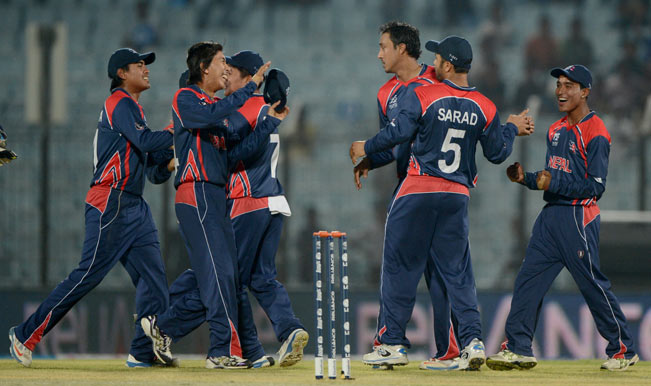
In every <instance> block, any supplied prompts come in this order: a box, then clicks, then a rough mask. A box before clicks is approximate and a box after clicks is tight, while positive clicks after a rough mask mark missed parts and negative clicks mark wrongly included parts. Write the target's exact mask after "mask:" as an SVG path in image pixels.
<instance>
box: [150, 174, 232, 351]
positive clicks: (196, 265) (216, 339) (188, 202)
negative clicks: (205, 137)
mask: <svg viewBox="0 0 651 386" xmlns="http://www.w3.org/2000/svg"><path fill="white" fill-rule="evenodd" d="M175 208H176V217H177V219H178V220H179V229H180V231H181V236H182V238H183V240H184V242H185V245H186V248H187V250H188V254H189V256H190V265H191V266H192V269H193V271H194V274H195V275H196V281H197V285H198V288H199V296H200V299H201V303H203V305H204V306H205V308H206V321H207V322H208V325H209V329H210V349H209V352H208V356H211V357H212V356H232V355H237V356H240V357H241V356H242V347H241V344H240V338H239V334H238V332H237V325H238V309H237V307H238V305H237V286H238V283H237V275H236V272H237V255H236V250H235V239H234V236H233V228H232V226H231V220H230V218H229V217H228V213H227V211H226V194H225V191H224V187H222V186H217V185H214V184H210V183H205V182H196V183H194V182H189V183H184V184H181V185H180V186H179V187H178V189H177V192H176V204H175ZM161 328H162V329H163V331H165V332H166V333H167V331H166V330H165V328H164V327H161Z"/></svg>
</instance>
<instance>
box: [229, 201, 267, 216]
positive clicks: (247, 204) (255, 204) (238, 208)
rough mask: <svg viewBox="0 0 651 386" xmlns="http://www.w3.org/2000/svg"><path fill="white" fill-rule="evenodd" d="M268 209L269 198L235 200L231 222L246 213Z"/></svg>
mask: <svg viewBox="0 0 651 386" xmlns="http://www.w3.org/2000/svg"><path fill="white" fill-rule="evenodd" d="M267 208H269V199H268V198H267V197H261V198H253V197H242V198H236V199H234V200H233V207H232V208H231V220H232V219H234V218H235V217H237V216H241V215H243V214H245V213H250V212H254V211H256V210H260V209H267Z"/></svg>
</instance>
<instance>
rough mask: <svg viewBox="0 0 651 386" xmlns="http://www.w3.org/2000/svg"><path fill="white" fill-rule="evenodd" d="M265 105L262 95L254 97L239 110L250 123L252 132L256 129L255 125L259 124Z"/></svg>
mask: <svg viewBox="0 0 651 386" xmlns="http://www.w3.org/2000/svg"><path fill="white" fill-rule="evenodd" d="M265 104H266V103H264V97H263V96H262V95H254V96H252V97H251V98H249V99H247V101H246V102H244V105H242V107H240V108H239V109H238V110H237V111H238V112H239V113H240V114H242V116H244V118H245V119H246V120H247V121H248V122H249V125H250V126H251V130H254V129H255V125H256V123H257V122H258V116H259V115H260V110H262V108H263V107H264V106H265Z"/></svg>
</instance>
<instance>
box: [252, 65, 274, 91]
mask: <svg viewBox="0 0 651 386" xmlns="http://www.w3.org/2000/svg"><path fill="white" fill-rule="evenodd" d="M270 66H271V62H267V63H265V64H263V65H262V67H260V68H259V69H258V72H256V73H255V75H253V77H252V78H251V80H252V81H254V82H255V84H257V85H258V87H260V85H261V84H262V82H263V81H264V73H265V72H266V71H267V70H268V69H269V67H270Z"/></svg>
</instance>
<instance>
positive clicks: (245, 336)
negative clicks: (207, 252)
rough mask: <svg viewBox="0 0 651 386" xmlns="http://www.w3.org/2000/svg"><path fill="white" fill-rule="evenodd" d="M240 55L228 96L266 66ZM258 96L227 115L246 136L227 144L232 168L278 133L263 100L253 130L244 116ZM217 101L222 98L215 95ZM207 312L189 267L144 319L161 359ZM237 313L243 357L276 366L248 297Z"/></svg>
mask: <svg viewBox="0 0 651 386" xmlns="http://www.w3.org/2000/svg"><path fill="white" fill-rule="evenodd" d="M238 55H239V56H238ZM238 55H235V56H234V57H233V58H236V62H238V63H241V62H244V63H242V64H241V65H245V66H246V67H247V68H248V70H245V69H244V68H242V70H238V72H237V79H239V80H240V84H239V86H238V87H236V88H234V87H233V86H234V84H233V86H231V81H230V79H231V78H233V70H234V68H232V67H231V66H229V67H228V70H227V74H228V75H227V79H226V82H225V85H226V87H227V88H226V91H225V94H226V96H227V97H228V96H229V95H231V94H233V93H234V92H235V91H237V90H238V89H240V88H242V87H244V86H245V85H246V84H248V82H250V81H251V79H252V77H253V75H251V74H255V73H256V72H257V71H258V69H259V68H260V67H262V66H263V62H262V58H260V56H259V55H258V54H255V53H252V51H242V52H241V53H238ZM226 59H227V61H230V60H232V58H231V57H228V58H226ZM257 59H259V60H257ZM242 71H250V72H248V75H246V76H244V77H242V76H241V73H242ZM187 73H188V72H187V71H186V72H185V73H183V74H182V75H181V78H180V79H179V88H181V89H182V88H184V87H186V86H187V78H188V75H187ZM258 90H259V89H258ZM257 96H258V94H253V96H252V97H251V98H249V99H248V100H247V102H246V103H245V104H244V105H243V106H242V107H241V108H240V109H239V111H238V112H234V113H232V114H231V115H229V117H228V120H229V126H228V127H229V132H232V133H233V134H234V135H232V136H231V138H234V137H236V140H239V138H242V137H243V139H242V140H241V141H239V142H237V143H235V142H233V143H230V142H229V144H228V148H229V150H228V161H229V165H231V166H230V168H231V169H233V168H234V166H233V165H236V164H238V163H239V162H240V160H242V159H249V158H251V157H255V156H256V155H257V154H259V152H260V151H261V150H264V149H265V148H266V147H267V146H268V144H269V142H270V138H269V137H270V134H271V133H272V132H275V133H277V132H278V131H277V122H276V121H275V120H271V119H267V117H268V115H267V112H268V111H267V110H268V107H269V106H267V105H264V102H263V107H264V108H263V109H262V110H264V111H260V114H259V115H258V116H257V117H256V119H257V121H256V125H255V129H256V130H251V128H250V126H249V123H248V120H245V119H243V115H242V114H241V112H242V111H246V110H247V106H250V103H251V102H255V100H256V99H257V98H256V97H257ZM216 100H219V99H218V98H216ZM279 104H280V102H278V103H275V104H273V105H272V107H274V108H275V107H278V106H279ZM281 110H283V109H281ZM285 116H286V115H285V114H278V116H277V117H278V119H279V120H283V119H284V118H285ZM235 133H237V135H235ZM240 287H241V282H240ZM240 291H241V289H240ZM245 294H246V293H245ZM240 299H241V298H240ZM206 313H207V308H206V306H204V304H203V303H202V302H201V297H200V293H199V287H198V284H197V277H196V274H195V272H194V271H193V270H191V269H189V270H186V271H185V272H183V273H182V274H181V275H179V277H178V278H177V279H176V280H175V281H174V282H173V283H172V285H171V286H170V307H169V309H168V310H167V311H166V312H164V313H162V314H159V315H151V316H148V317H146V318H143V319H142V322H141V323H142V327H143V329H144V330H145V333H146V334H147V335H148V336H149V337H150V338H151V339H152V342H153V345H154V353H155V354H156V355H157V356H158V357H159V358H160V359H161V360H162V361H165V362H170V363H172V362H173V360H174V358H173V356H172V353H171V350H170V345H171V343H172V341H174V342H176V341H178V340H179V339H181V338H182V337H184V336H185V335H187V334H189V333H190V332H192V331H193V330H194V329H196V328H197V327H199V326H200V325H201V324H202V323H203V322H204V321H205V320H206ZM238 315H239V317H238V318H239V323H238V335H239V336H240V339H241V347H242V355H243V358H246V359H248V360H249V361H250V362H251V365H252V366H251V367H253V368H261V367H269V366H273V365H274V362H275V361H274V359H273V357H271V356H267V355H266V354H265V352H264V349H263V347H262V344H260V341H259V340H258V337H257V331H256V330H255V325H254V324H253V317H252V312H251V309H250V304H249V302H248V299H246V302H241V301H239V300H238ZM243 315H246V316H243ZM250 328H252V331H251V330H249V329H250Z"/></svg>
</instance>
